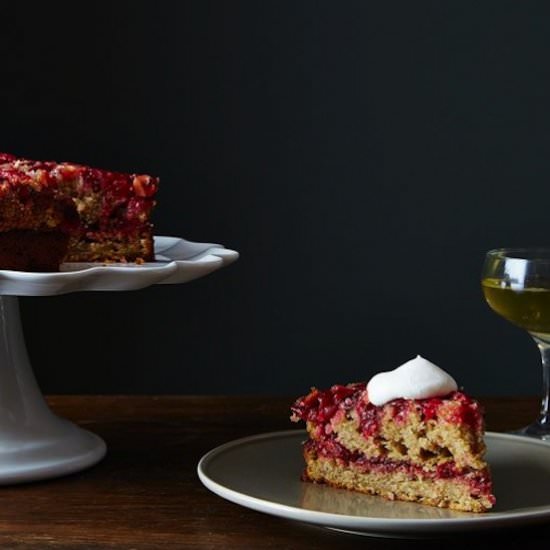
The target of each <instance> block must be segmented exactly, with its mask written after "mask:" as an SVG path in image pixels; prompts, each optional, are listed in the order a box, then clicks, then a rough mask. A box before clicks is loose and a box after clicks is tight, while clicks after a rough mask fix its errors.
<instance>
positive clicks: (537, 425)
mask: <svg viewBox="0 0 550 550" xmlns="http://www.w3.org/2000/svg"><path fill="white" fill-rule="evenodd" d="M481 286H482V289H483V294H484V295H485V299H486V300H487V303H488V304H489V306H490V307H491V309H493V310H494V311H495V312H496V313H498V314H499V315H501V316H502V317H504V318H505V319H506V320H507V321H510V322H511V323H513V324H514V325H517V326H518V327H520V328H522V329H525V330H526V331H527V332H528V333H529V334H530V335H531V337H532V338H533V340H534V341H535V343H536V344H537V346H538V348H539V351H540V354H541V359H542V383H543V396H542V403H541V411H540V416H539V418H538V420H536V421H535V422H533V423H532V424H530V425H529V426H526V427H525V428H522V429H521V430H518V431H517V432H515V433H518V434H522V435H527V436H531V437H537V438H539V439H545V440H550V410H549V408H550V247H548V248H544V247H540V248H535V247H532V248H498V249H495V250H489V252H487V253H486V255H485V263H484V264H483V272H482V276H481Z"/></svg>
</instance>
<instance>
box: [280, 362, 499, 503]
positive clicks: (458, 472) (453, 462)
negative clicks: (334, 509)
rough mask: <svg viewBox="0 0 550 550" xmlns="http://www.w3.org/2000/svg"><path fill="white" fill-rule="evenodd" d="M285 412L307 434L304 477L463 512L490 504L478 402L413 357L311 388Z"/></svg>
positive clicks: (435, 370)
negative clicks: (360, 377) (353, 379)
mask: <svg viewBox="0 0 550 550" xmlns="http://www.w3.org/2000/svg"><path fill="white" fill-rule="evenodd" d="M291 413H292V414H291V420H292V421H294V422H298V421H304V422H305V423H306V428H307V433H308V439H307V441H306V442H305V443H304V446H303V454H304V459H305V463H306V466H305V470H304V473H303V480H304V481H310V482H315V483H325V484H328V485H330V486H333V487H339V488H343V489H349V490H354V491H360V492H363V493H368V494H372V495H379V496H381V497H386V498H388V499H391V500H394V499H395V500H403V501H410V502H418V503H421V504H426V505H432V506H438V507H440V508H450V509H453V510H461V511H467V512H484V511H486V510H489V509H490V508H491V507H492V506H493V505H494V503H495V497H494V496H493V494H492V482H491V474H490V469H489V466H488V464H487V462H486V460H485V450H486V447H485V442H484V418H483V411H482V408H481V406H480V405H479V403H478V402H477V401H475V400H474V399H472V398H471V397H469V396H468V395H466V394H465V393H464V392H462V391H459V390H458V387H457V385H456V382H455V381H454V379H453V378H452V377H451V376H450V375H448V374H447V373H446V372H445V371H443V370H442V369H440V368H439V367H437V366H436V365H434V364H433V363H431V362H429V361H427V360H426V359H424V358H422V357H420V356H418V357H416V358H415V359H413V360H411V361H408V362H407V363H405V364H403V365H401V366H400V367H398V368H397V369H395V370H393V371H390V372H385V373H379V374H377V375H376V376H374V377H373V378H372V379H371V380H370V382H369V383H368V384H366V383H365V382H357V383H351V384H346V385H333V386H332V387H331V388H329V389H326V390H318V389H315V388H313V389H312V390H311V391H310V393H308V394H307V395H305V396H303V397H300V398H299V399H297V400H296V401H295V402H294V404H293V405H292V407H291Z"/></svg>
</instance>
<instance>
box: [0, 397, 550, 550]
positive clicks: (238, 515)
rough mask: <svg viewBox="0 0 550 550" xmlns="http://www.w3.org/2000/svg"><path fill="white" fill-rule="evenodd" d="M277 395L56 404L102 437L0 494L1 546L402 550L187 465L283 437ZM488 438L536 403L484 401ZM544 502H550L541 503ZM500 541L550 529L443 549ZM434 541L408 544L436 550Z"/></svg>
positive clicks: (519, 420)
mask: <svg viewBox="0 0 550 550" xmlns="http://www.w3.org/2000/svg"><path fill="white" fill-rule="evenodd" d="M291 401H292V399H291V398H288V399H285V398H282V397H276V398H275V397H274V398H269V397H251V396H247V397H236V396H231V397H223V396H216V397H207V396H176V397H172V396H163V397H155V396H132V397H128V396H53V397H49V398H48V402H49V404H50V406H51V407H52V409H53V410H54V411H55V412H57V413H58V414H59V415H61V416H64V417H66V418H69V419H71V420H73V421H75V422H77V423H78V424H79V425H81V426H82V427H85V428H88V429H90V430H92V431H93V432H95V433H97V434H98V435H100V436H101V437H103V438H104V439H105V441H106V442H107V445H108V454H107V456H106V458H105V459H104V460H103V461H102V462H100V463H99V464H98V465H96V466H95V467H93V468H91V469H89V470H86V471H83V472H80V473H78V474H74V475H71V476H67V477H63V478H58V479H54V480H50V481H44V482H36V483H29V484H25V485H14V486H6V487H1V488H0V494H1V502H2V505H1V507H0V548H1V549H3V548H33V549H34V548H37V549H38V548H40V549H42V548H90V549H99V548H101V549H103V548H104V549H109V548H113V549H115V548H126V549H131V548H136V549H138V548H139V549H141V548H144V549H145V548H150V549H156V548H158V549H160V548H163V549H164V548H213V549H222V548H223V549H226V548H251V549H255V548H259V549H274V548H401V547H403V545H404V541H403V540H398V539H397V540H396V539H383V538H373V537H364V536H356V535H345V534H341V533H336V532H331V531H329V530H327V529H323V528H320V527H314V526H308V525H304V524H301V523H298V522H293V521H289V520H285V519H281V518H277V517H273V516H270V515H267V514H262V513H259V512H255V511H252V510H249V509H247V508H243V507H240V506H238V505H236V504H233V503H231V502H228V501H225V500H224V499H222V498H219V497H218V496H216V495H214V494H213V493H211V492H209V491H208V490H207V489H205V488H204V487H203V486H202V484H201V483H200V481H199V479H198V477H197V474H196V466H197V463H198V461H199V459H200V457H201V456H202V455H203V454H204V453H206V452H207V451H209V450H210V449H212V448H213V447H215V446H217V445H219V444H221V443H224V442H227V441H230V440H233V439H235V438H238V437H242V436H246V435H253V434H257V433H263V432H269V431H274V430H285V429H289V428H292V425H290V424H289V420H288V408H289V405H290V403H291ZM481 401H482V403H483V404H484V405H485V408H486V413H487V415H486V418H487V429H488V430H494V431H500V430H507V429H511V428H515V427H518V426H521V425H522V424H525V423H527V422H528V421H529V420H531V419H532V418H533V417H534V416H535V415H536V413H537V409H538V401H537V399H529V398H491V399H481ZM549 500H550V495H549ZM503 536H504V537H505V540H506V541H507V542H511V543H512V544H514V543H517V544H519V543H521V544H522V545H523V546H526V545H527V546H529V544H530V543H531V542H533V545H535V544H536V545H537V546H538V547H540V545H541V544H542V545H543V546H544V544H545V543H547V542H548V541H549V540H550V525H548V526H539V527H536V528H528V529H527V528H524V529H514V530H508V531H505V532H499V533H494V532H491V533H485V534H481V535H480V534H478V535H476V536H475V537H473V536H472V535H469V536H466V535H465V536H464V537H460V536H459V537H456V536H454V537H453V538H452V539H449V540H445V548H464V546H472V545H474V546H475V545H476V544H480V545H481V544H483V545H488V546H489V547H491V545H492V544H491V543H494V542H495V541H496V540H500V539H499V537H500V538H502V537H503ZM441 544H442V541H441V540H439V541H438V540H423V541H407V542H406V546H407V548H423V549H431V548H434V549H435V548H440V547H441Z"/></svg>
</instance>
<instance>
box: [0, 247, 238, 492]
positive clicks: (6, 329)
mask: <svg viewBox="0 0 550 550" xmlns="http://www.w3.org/2000/svg"><path fill="white" fill-rule="evenodd" d="M238 256H239V255H238V253H237V252H235V251H234V250H229V249H226V248H224V247H223V246H221V245H214V244H210V243H194V242H190V241H185V240H183V239H179V238H176V237H155V257H156V258H157V261H155V262H150V263H146V264H142V265H134V264H128V265H125V266H120V265H97V264H65V265H63V270H62V272H59V273H27V272H17V271H2V270H0V484H11V483H20V482H27V481H37V480H40V479H46V478H51V477H57V476H61V475H66V474H71V473H74V472H77V471H79V470H82V469H84V468H87V467H89V466H92V465H93V464H95V463H97V462H98V461H99V460H101V459H102V458H103V457H104V456H105V453H106V449H107V447H106V445H105V442H104V441H103V440H102V439H101V438H100V437H98V436H97V435H95V434H93V433H91V432H89V431H87V430H83V429H82V428H80V427H78V426H77V425H76V424H74V423H72V422H70V421H68V420H65V419H63V418H60V417H58V416H56V415H55V414H54V413H53V412H52V411H51V410H50V408H49V407H48V405H47V404H46V401H45V400H44V398H43V396H42V393H41V391H40V389H39V387H38V384H37V383H36V379H35V377H34V373H33V370H32V367H31V364H30V361H29V357H28V354H27V349H26V346H25V340H24V336H23V330H22V326H21V318H20V313H19V304H18V298H17V296H48V295H57V294H66V293H69V292H77V291H94V290H100V291H106V290H136V289H139V288H144V287H147V286H150V285H152V284H176V283H184V282H188V281H191V280H193V279H196V278H198V277H202V276H204V275H207V274H208V273H211V272H212V271H215V270H216V269H219V268H221V267H224V266H225V265H228V264H230V263H232V262H233V261H235V260H236V259H237V258H238Z"/></svg>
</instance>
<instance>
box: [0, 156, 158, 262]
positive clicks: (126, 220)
mask: <svg viewBox="0 0 550 550" xmlns="http://www.w3.org/2000/svg"><path fill="white" fill-rule="evenodd" d="M157 188H158V178H155V177H152V176H149V175H145V174H126V173H121V172H115V171H109V170H102V169H98V168H92V167H89V166H84V165H80V164H74V163H69V162H62V163H57V162H53V161H36V160H28V159H22V158H17V157H15V156H14V155H11V154H8V153H0V269H14V270H24V271H56V270H58V269H59V266H60V264H61V263H62V262H138V263H140V262H144V261H151V260H153V259H154V242H153V230H152V223H151V221H150V216H151V212H152V209H153V207H154V205H155V196H156V192H157Z"/></svg>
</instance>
